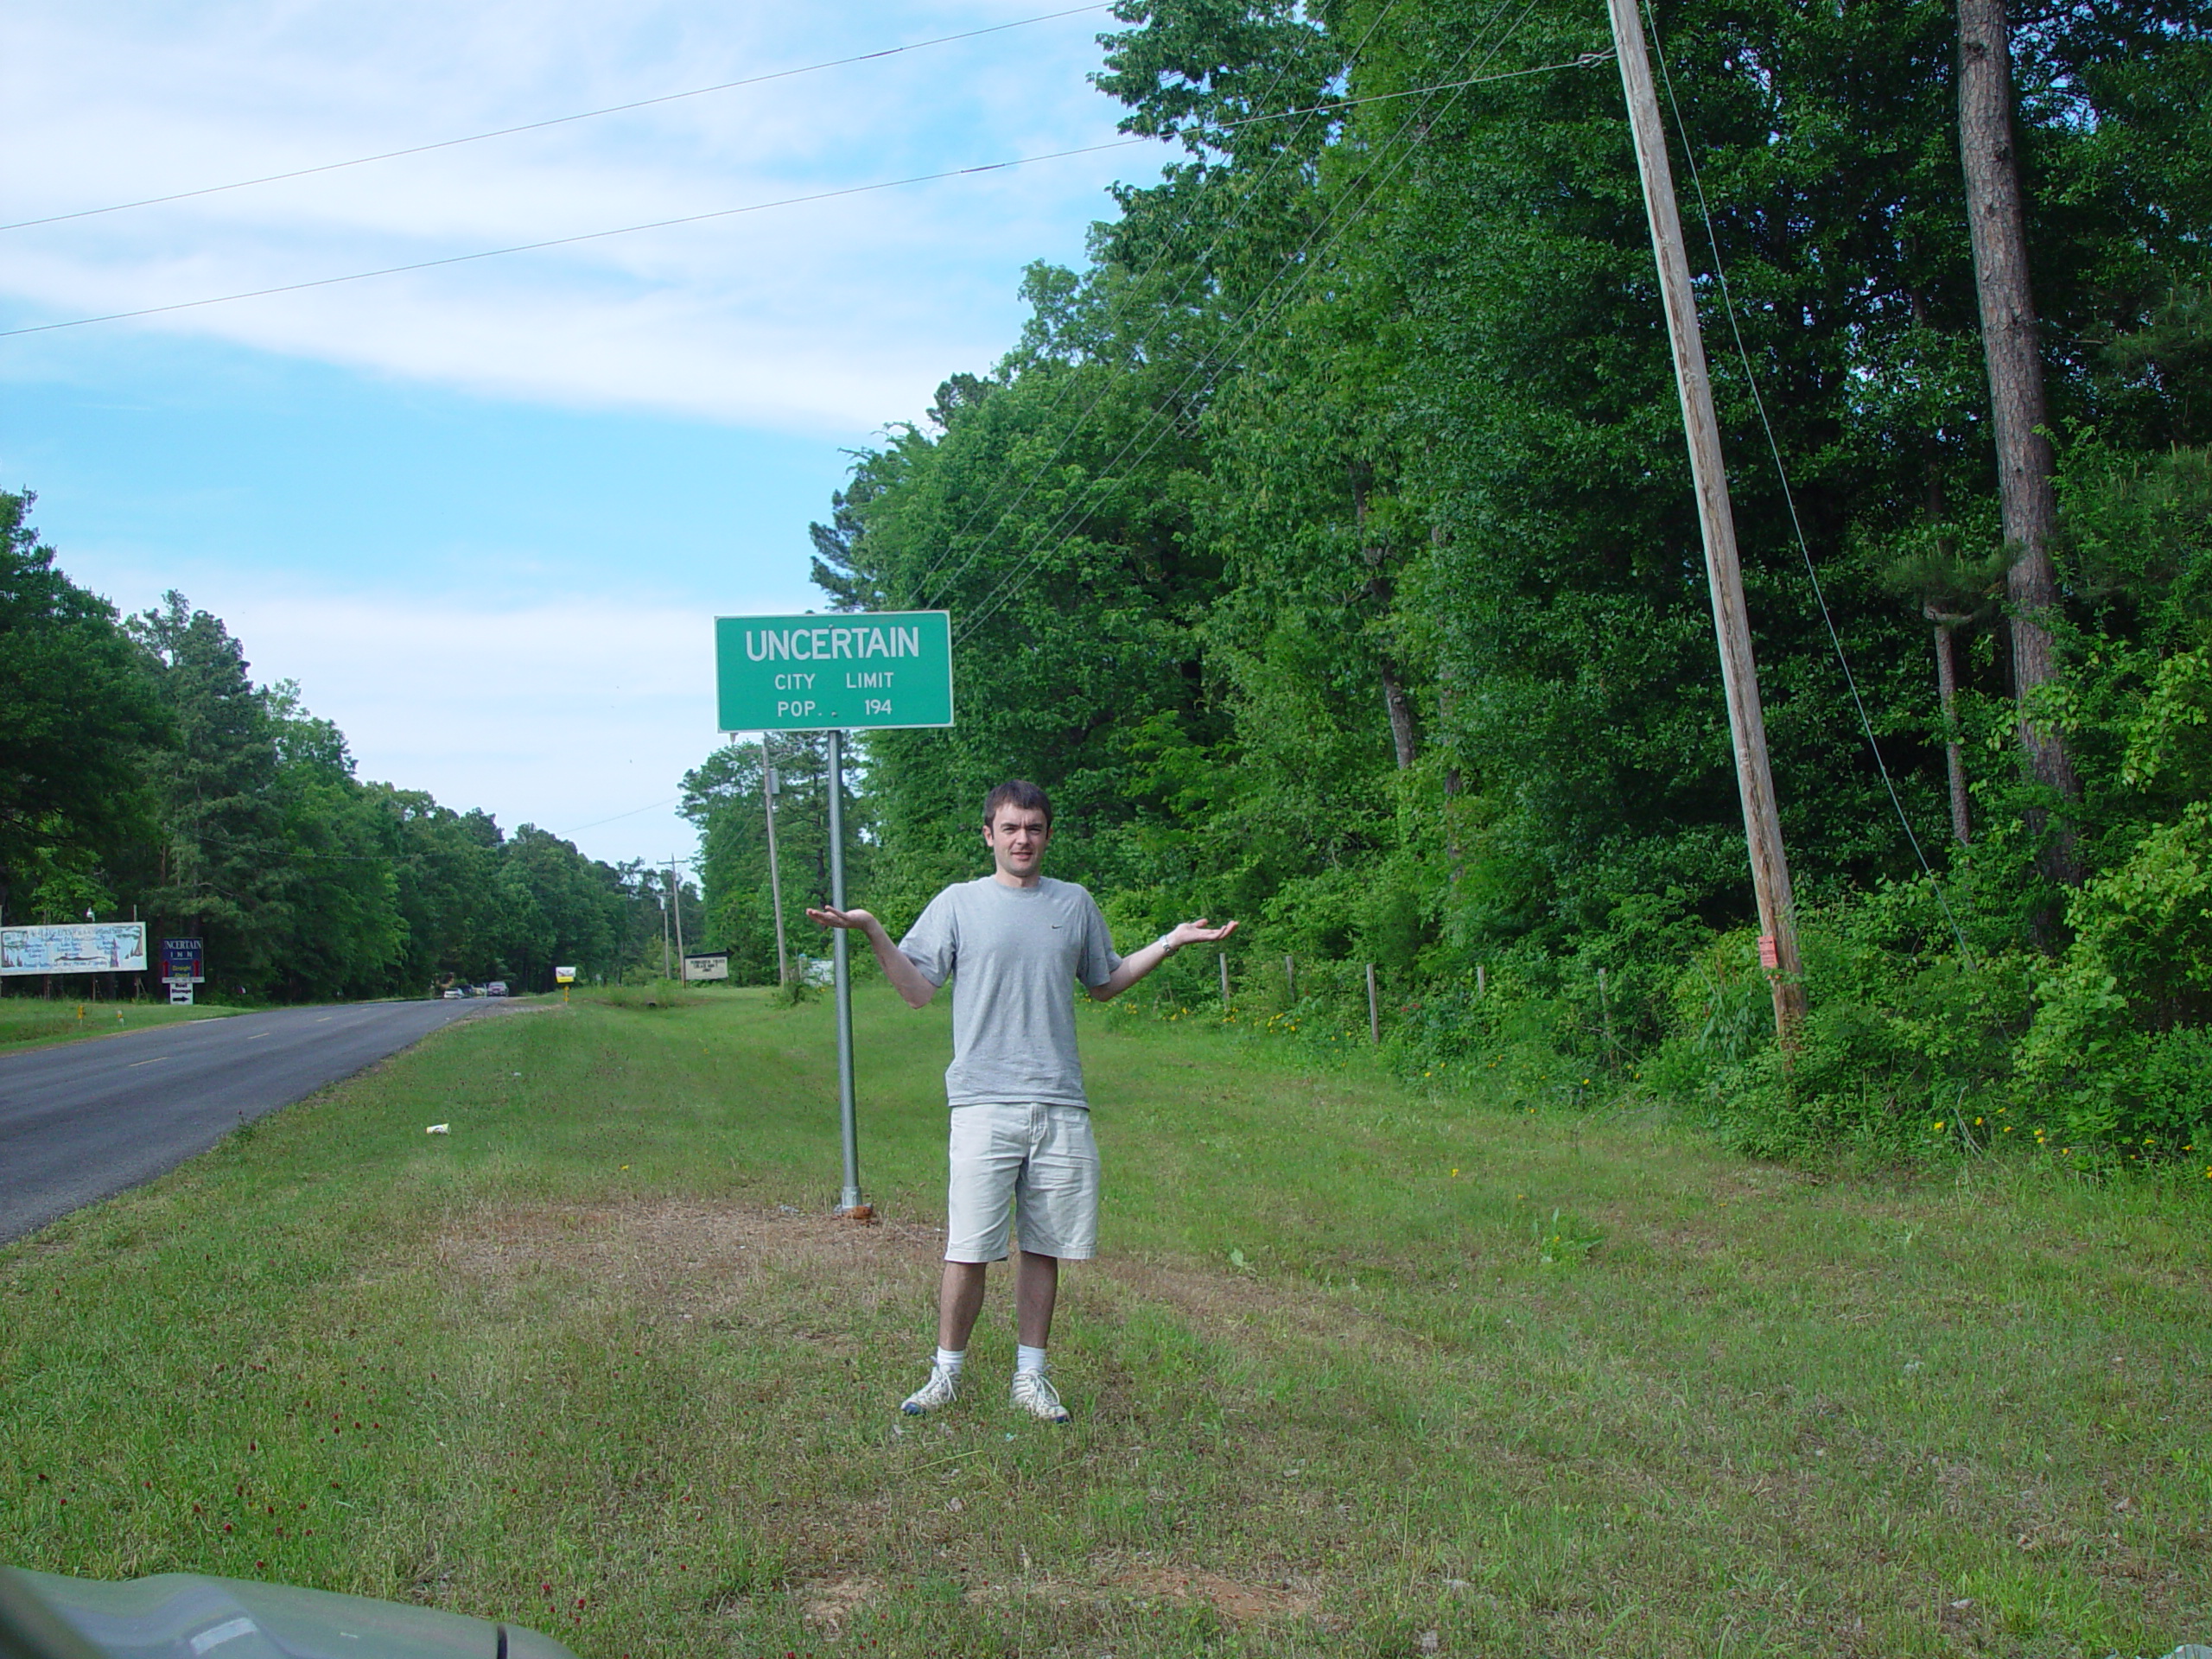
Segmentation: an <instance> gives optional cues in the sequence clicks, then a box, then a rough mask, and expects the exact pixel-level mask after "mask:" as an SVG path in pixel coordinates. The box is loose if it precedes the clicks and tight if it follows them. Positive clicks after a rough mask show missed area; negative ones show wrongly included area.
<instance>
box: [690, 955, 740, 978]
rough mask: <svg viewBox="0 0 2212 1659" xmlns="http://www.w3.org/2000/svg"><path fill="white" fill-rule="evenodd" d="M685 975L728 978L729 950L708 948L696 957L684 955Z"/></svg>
mask: <svg viewBox="0 0 2212 1659" xmlns="http://www.w3.org/2000/svg"><path fill="white" fill-rule="evenodd" d="M683 977H684V978H686V979H728V977H729V952H728V951H727V950H708V951H704V952H702V954H700V955H698V956H696V957H684V958H683Z"/></svg>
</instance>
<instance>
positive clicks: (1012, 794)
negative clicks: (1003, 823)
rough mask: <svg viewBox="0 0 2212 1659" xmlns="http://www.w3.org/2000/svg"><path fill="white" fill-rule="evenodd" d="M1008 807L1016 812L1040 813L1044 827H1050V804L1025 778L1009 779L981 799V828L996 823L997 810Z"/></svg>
mask: <svg viewBox="0 0 2212 1659" xmlns="http://www.w3.org/2000/svg"><path fill="white" fill-rule="evenodd" d="M1002 806H1010V807H1012V808H1014V810H1015V811H1017V812H1042V813H1043V814H1044V815H1045V827H1046V829H1051V828H1052V801H1051V800H1050V799H1049V798H1046V794H1045V791H1043V790H1041V789H1039V788H1038V787H1037V785H1034V784H1033V783H1031V782H1030V781H1029V780H1028V779H1027V778H1009V779H1007V781H1006V782H1004V783H1002V784H1001V785H999V786H998V787H997V788H996V789H995V790H993V791H991V792H990V793H989V794H988V795H986V796H984V797H983V827H984V828H985V829H988V828H989V827H990V826H991V825H992V824H994V823H997V822H998V817H999V808H1001V807H1002Z"/></svg>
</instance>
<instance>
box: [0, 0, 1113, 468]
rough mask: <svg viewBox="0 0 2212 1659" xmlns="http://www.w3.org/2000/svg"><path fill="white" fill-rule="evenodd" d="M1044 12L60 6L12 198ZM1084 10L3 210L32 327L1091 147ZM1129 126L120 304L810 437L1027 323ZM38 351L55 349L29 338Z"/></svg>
mask: <svg viewBox="0 0 2212 1659" xmlns="http://www.w3.org/2000/svg"><path fill="white" fill-rule="evenodd" d="M1032 8H1034V10H1050V9H1051V7H1050V5H1049V0H1027V3H1017V4H1005V3H1001V4H998V5H995V6H991V7H988V8H987V9H985V10H982V11H981V12H980V13H979V12H977V11H974V10H969V11H964V12H962V13H957V14H956V13H953V12H951V11H949V10H938V9H935V8H931V7H924V6H902V7H890V6H883V7H875V8H868V9H865V10H862V11H861V12H859V13H858V14H851V13H849V14H846V15H844V16H838V15H836V14H832V13H830V12H828V11H826V10H820V9H804V10H785V9H780V8H779V9H774V10H771V9H769V8H766V7H745V8H737V9H726V10H720V11H715V12H712V13H708V12H703V11H694V10H690V9H687V8H683V7H677V6H664V7H658V8H650V7H649V8H645V9H640V8H638V7H636V6H632V5H617V4H613V3H582V0H579V3H574V4H570V5H567V6H560V5H553V6H542V7H541V6H531V7H520V6H506V5H500V4H480V5H474V6H452V5H445V6H432V5H428V4H404V3H402V4H395V5H390V6H384V7H376V8H361V7H357V6H348V7H342V8H341V7H339V6H336V5H325V4H292V5H262V6H249V5H232V6H219V5H199V6H194V5H188V6H184V7H167V8H164V7H156V6H150V5H149V6H145V7H143V8H142V7H137V6H132V5H128V4H122V3H113V0H111V3H108V4H105V5H99V4H92V5H86V4H78V3H72V4H69V5H66V6H64V5H59V4H51V3H49V4H47V5H44V6H39V5H33V6H29V7H21V8H17V9H16V11H15V13H14V15H13V16H11V22H10V52H9V54H8V61H7V67H6V68H5V69H4V70H0V76H4V81H0V96H4V97H5V98H6V99H7V101H8V104H9V106H10V111H11V116H10V122H9V124H8V133H9V136H8V137H7V138H6V139H5V141H4V143H5V152H4V155H0V166H4V168H5V169H6V171H7V174H8V175H9V177H10V199H11V200H10V213H9V217H10V218H29V217H35V216H36V215H38V214H41V213H58V212H67V211H70V210H72V209H74V208H79V207H86V206H90V205H96V204H99V203H101V202H105V201H112V200H129V199H131V198H134V197H137V196H143V195H148V194H161V193H162V192H165V191H169V190H175V189H187V188H194V187H196V186H200V185H204V184H207V183H211V182H216V181H223V180H226V179H231V178H238V177H245V176H251V175H258V174H265V173H270V172H275V171H282V170H284V169H286V168H294V167H299V166H309V165H315V164H316V163H319V162H326V161H329V160H333V159H339V158H343V157H345V156H352V155H359V154H363V153H366V152H368V151H372V150H377V149H390V148H393V147H395V146H397V145H400V144H404V143H419V142H423V141H424V140H427V139H433V138H439V137H448V136H452V135H454V134H457V133H463V132H468V131H474V130H483V129H486V128H490V127H496V126H499V125H502V124H510V123H513V122H517V121H522V120H530V119H535V118H543V117H544V116H547V115H549V114H556V113H561V112H564V111H570V110H575V109H579V108H585V107H590V106H593V105H603V104H607V103H613V102H620V101H622V100H625V99H635V98H639V97H650V96H652V95H655V94H658V93H661V92H669V91H671V90H678V89H681V88H683V87H687V86H699V85H702V84H706V83H709V82H713V81H716V80H721V79H733V78H736V77H738V76H741V75H744V74H747V73H760V71H761V70H762V69H764V68H777V67H790V66H792V65H796V64H801V63H805V62H809V61H814V60H821V59H826V58H831V57H836V56H840V55H843V54H849V53H851V52H854V51H859V50H868V49H871V48H876V47H879V46H882V45H888V44H893V43H897V42H899V41H912V40H916V39H920V38H925V37H927V36H929V35H933V34H938V33H944V32H950V31H952V30H955V29H961V28H963V27H965V28H973V27H976V25H977V24H978V22H988V21H1006V20H1009V19H1012V18H1015V17H1019V16H1025V15H1031V12H1032ZM1108 22H1109V20H1108V19H1107V17H1106V16H1105V14H1104V13H1103V12H1098V13H1094V14H1090V15H1089V16H1084V17H1077V18H1069V19H1064V20H1061V21H1059V22H1052V23H1048V24H1040V25H1037V26H1035V27H1033V28H1028V29H1017V30H1013V31H1009V32H1007V33H1006V34H1003V35H994V36H990V37H988V38H987V39H986V40H985V41H976V42H969V43H966V44H963V45H959V46H953V47H946V48H932V49H930V50H927V51H921V52H916V53H913V54H908V55H906V56H901V57H898V58H893V59H888V60H880V61H878V62H874V63H869V64H861V65H855V66H852V67H848V68H843V69H838V70H834V71H829V72H826V73H823V74H818V75H810V76H802V77H798V78H795V79H788V80H782V81H778V82H774V83H772V84H771V85H769V86H759V87H752V88H747V89H742V90H739V91H734V92H726V93H719V94H715V95H713V96H710V97H706V98H700V99H686V100H683V101H682V102H680V103H677V104H672V105H660V106H658V107H656V108H655V109H653V110H651V111H640V112H637V113H635V114H629V115H622V116H616V117H610V118H605V119H602V120H597V121H592V122H586V123H581V124H572V125H568V126H563V127H559V128H555V129H551V130H547V131H543V132H539V133H533V134H527V135H521V136H518V137H512V138H507V139H500V140H495V141H493V142H490V143H484V144H477V145H470V146H466V147H463V148H460V149H446V150H440V151H437V152H435V153H433V154H430V155H427V156H414V157H409V158H406V159H404V160H400V161H396V162H387V163H381V164H378V165H376V166H372V167H366V168H352V169H348V170H346V171H344V172H340V173H332V174H323V175H316V176H315V177H312V178H308V179H302V180H296V181H289V182H287V183H283V184H278V185H271V186H266V187H261V188H255V189H251V190H244V191H237V192H231V193H227V194H219V195H213V196H206V197H200V198H196V199H194V200H190V201H185V202H177V203H172V204H168V205H166V206H162V207H152V208H146V209H142V210H137V211H135V212H131V213H119V214H111V215H105V216H102V217H98V218H92V219H78V220H72V221H68V222H67V223H64V224H58V225H52V226H41V227H39V228H36V229H32V230H22V231H14V232H5V233H0V248H3V249H4V251H5V253H6V256H7V257H6V258H5V259H4V260H3V261H0V273H3V274H0V296H5V297H6V298H7V300H8V301H9V302H10V310H12V312H13V313H14V314H15V315H14V320H15V321H17V322H19V323H32V322H38V321H53V320H59V319H61V318H65V317H68V316H82V315H96V314H99V313H105V312H109V311H118V310H129V309H133V308H138V307H142V306H149V305H160V304H164V303H168V302H174V301H177V300H181V299H199V298H202V297H207V296H215V295H220V294H226V293H233V292H239V291H243V290H246V289H257V288H263V287H269V286H275V285H280V284H283V283H293V282H299V281H303V280H309V279H314V278H318V277H327V276H334V275H339V274H342V273H345V272H348V271H353V270H366V269H371V268H374V267H379V266H385V265H393V264H406V263H410V262H412V261H416V260H421V259H428V258H438V257H446V256H448V255H452V254H456V253H465V252H470V251H476V250H480V249H483V248H487V247H496V246H502V245H509V244H512V243H518V242H528V241H535V240H539V239H543V238H551V237H560V236H568V235H574V234H576V233H579V232H589V231H595V230H601V229H605V228H609V227H613V226H623V225H630V224H636V223H640V222H644V221H647V220H652V219H663V218H669V217H674V216H678V215H683V214H687V213H702V212H710V211H715V210H718V209H722V208H727V207H739V206H743V205H747V204H750V203H754V202H760V201H766V200H776V199H779V198H783V197H788V196H793V195H801V194H808V193H810V192H813V191H819V190H823V189H826V188H842V187H844V186H848V185H851V184H855V183H861V182H867V181H874V180H878V179H886V178H896V177H899V176H903V175H912V174H917V173H925V172H931V171H935V170H938V169H939V168H946V167H960V166H968V165H972V164H976V163H980V162H994V161H1000V160H1004V159H1007V158H1010V157H1012V156H1019V155H1025V154H1034V153H1037V152H1039V151H1044V150H1050V149H1062V148H1066V147H1069V146H1071V145H1076V144H1082V143H1097V142H1101V141H1103V140H1107V139H1110V138H1111V137H1113V136H1114V135H1113V132H1112V125H1113V119H1114V114H1115V111H1114V108H1113V106H1112V105H1109V103H1108V101H1107V100H1105V99H1103V98H1101V97H1099V96H1098V95H1097V94H1096V92H1092V91H1090V89H1089V88H1088V87H1087V86H1084V81H1083V75H1084V72H1085V71H1086V70H1087V69H1089V68H1090V67H1094V66H1095V62H1096V49H1095V48H1094V47H1092V46H1091V45H1090V36H1091V35H1092V34H1093V33H1094V32H1095V31H1096V29H1098V28H1099V27H1100V26H1102V25H1105V24H1107V23H1108ZM1152 164H1153V157H1152V156H1150V155H1149V153H1148V152H1147V151H1146V150H1144V149H1134V150H1120V151H1111V152H1109V153H1107V154H1105V155H1103V156H1089V157H1082V158H1076V159H1071V160H1068V161H1061V162H1046V163H1042V164H1040V165H1039V166H1037V167H1035V168H1021V169H1015V170H1011V171H1005V172H998V173H990V174H984V175H976V176H971V177H969V178H965V179H961V180H957V181H944V182H942V183H937V184H931V185H922V186H914V187H908V188H902V189H899V190H893V191H886V192H880V193H877V194H869V195H864V196H859V197H848V198H845V199H842V200H837V201H834V202H825V203H820V204H816V205H813V206H809V207H790V208H781V209H776V210H773V211H770V212H764V213H751V214H746V215H742V216H739V217H735V218H732V219H721V220H717V221H714V222H711V223H709V224H704V225H696V226H686V227H681V228H676V229H671V230H665V231H657V232H646V233H644V234H641V235H638V236H633V237H619V238H609V239H606V240H601V241H596V242H591V243H586V244H581V245H571V246H569V247H566V248H563V249H559V250H554V251H545V252H541V253H532V254H524V255H518V256H514V257H510V258H505V259H500V260H492V261H484V262H479V263H474V264H463V265H459V266H453V267H448V268H445V269H442V270H435V271H428V272H420V273H415V274H411V275H408V276H404V277H385V278H378V279H376V280H373V281H371V282H366V283H349V284H346V285H343V286H339V287H332V288H323V289H314V290H310V291H308V292H305V293H297V294H291V295H284V296H271V297H270V298H267V299H261V300H254V301H248V302H238V303H234V304H229V305H220V306H213V307H207V308H200V309H195V310H189V311H183V312H176V313H171V314H169V315H167V316H164V317H161V318H155V319H148V320H146V321H143V322H139V323H132V324H124V325H103V326H104V327H154V328H159V329H162V330H169V331H177V332H185V333H191V334H203V335H213V336H216V337H219V338H220V339H223V340H228V341H232V342H235V343H238V344H242V345H246V346H254V347H257V348H260V349H264V350H270V351H276V352H279V353H286V354H290V355H299V356H306V357H311V358H315V359H321V360H324V361H327V362H332V363H336V364H342V365H349V366H354V367H361V368H367V369H372V370H375V371H378V372H385V373H389V374H394V375H398V376H402V377H406V378H419V379H426V380H429V381H433V382H436V383H440V384H445V385H455V386H460V387H464V388H467V389H469V390H472V391H484V392H491V393H493V394H497V395H501V396H508V397H523V398H526V399H534V400H545V401H550V402H556V403H563V404H575V405H583V406H610V405H611V406H627V407H642V408H650V409H655V410H668V411H671V412H677V413H681V414H686V415H692V416H705V417H708V418H712V419H717V420H728V421H743V422H753V423H778V424H784V425H793V424H796V425H798V426H799V427H801V428H810V429H819V430H831V429H835V430H840V431H843V430H850V429H854V428H855V427H860V428H863V429H865V428H867V427H870V426H873V425H874V424H876V423H880V422H881V421H883V420H885V419H887V418H893V417H897V416H902V415H909V414H912V413H914V412H917V411H918V409H919V407H920V405H921V404H922V402H923V401H924V400H925V398H926V396H927V394H928V391H929V390H930V388H931V387H932V386H934V385H935V384H936V383H937V381H938V379H939V378H943V376H944V374H945V373H947V372H950V371H952V370H954V369H957V368H963V367H965V368H979V367H982V366H984V365H987V364H988V362H989V361H990V360H992V359H994V358H995V356H996V355H997V354H998V353H1000V352H1001V351H1002V350H1003V349H1004V348H1005V346H1006V345H1007V342H1008V340H1010V338H1011V335H1012V327H1011V321H1012V319H1013V316H1014V303H1015V302H1014V296H1013V287H1014V280H1015V275H1016V273H1017V272H1018V270H1019V269H1020V266H1021V265H1022V264H1024V263H1026V262H1027V260H1028V259H1030V258H1031V257H1036V256H1038V255H1039V254H1040V253H1045V254H1054V255H1057V256H1058V257H1063V258H1073V257H1077V255H1078V253H1079V250H1080V236H1081V227H1082V226H1083V225H1084V223H1086V222H1087V221H1088V220H1089V219H1091V218H1095V217H1099V216H1102V215H1103V213H1105V212H1106V211H1107V209H1108V207H1109V204H1108V202H1107V200H1106V199H1105V197H1104V196H1103V194H1101V193H1102V190H1103V186H1104V185H1105V184H1106V183H1107V182H1108V181H1110V180H1111V179H1112V178H1114V177H1116V176H1122V175H1128V174H1130V173H1132V172H1135V171H1141V170H1144V169H1147V168H1149V167H1150V166H1151V165H1152ZM44 338H45V339H47V340H54V339H55V338H57V337H54V336H47V337H44Z"/></svg>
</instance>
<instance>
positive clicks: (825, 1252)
mask: <svg viewBox="0 0 2212 1659" xmlns="http://www.w3.org/2000/svg"><path fill="white" fill-rule="evenodd" d="M942 1239H943V1235H942V1234H941V1233H940V1232H939V1231H938V1229H936V1228H934V1227H925V1226H921V1225H918V1224H912V1223H889V1224H882V1223H859V1222H853V1221H848V1220H845V1219H843V1218H842V1217H836V1216H817V1215H808V1214H806V1213H804V1212H803V1211H796V1210H792V1209H790V1208H788V1207H784V1206H779V1207H778V1208H777V1209H775V1210H772V1211H764V1210H758V1209H747V1208H743V1207H739V1206H734V1205H733V1206H715V1205H700V1204H685V1203H681V1202H671V1201H666V1200H645V1201H639V1202H635V1203H615V1204H595V1205H531V1206H528V1207H525V1208H511V1209H495V1208H490V1207H484V1208H479V1209H475V1210H472V1211H468V1212H467V1213H466V1214H465V1215H463V1216H462V1217H460V1219H459V1220H458V1221H457V1222H456V1223H455V1224H454V1225H453V1226H451V1227H449V1228H448V1230H446V1231H445V1233H444V1234H443V1235H442V1236H441V1237H440V1238H439V1240H438V1245H437V1249H438V1255H439V1257H440V1260H441V1261H442V1262H443V1263H444V1264H445V1266H446V1267H447V1268H448V1270H450V1271H451V1272H452V1273H453V1274H455V1275H457V1276H459V1277H461V1278H465V1279H470V1280H474V1281H478V1282H480V1283H483V1284H485V1285H487V1286H491V1287H501V1286H512V1285H517V1284H519V1283H521V1282H523V1281H526V1280H530V1279H532V1278H537V1277H540V1276H543V1275H545V1274H558V1275H559V1276H561V1277H563V1278H567V1279H572V1280H575V1281H582V1282H583V1283H586V1284H589V1285H594V1286H598V1287H604V1288H605V1290H606V1291H607V1293H608V1294H620V1296H621V1297H623V1298H624V1299H625V1300H630V1301H632V1302H634V1301H636V1300H638V1299H639V1298H640V1297H641V1296H642V1297H645V1298H646V1299H648V1300H658V1301H660V1302H662V1303H664V1304H666V1305H668V1306H671V1307H680V1308H681V1309H682V1310H683V1312H685V1313H692V1314H701V1313H704V1314H707V1315H709V1316H711V1315H714V1314H717V1313H727V1312H728V1311H729V1310H730V1309H731V1308H734V1307H735V1306H738V1305H739V1303H741V1301H743V1300H745V1295H746V1292H747V1287H748V1286H749V1284H750V1283H751V1282H752V1281H753V1280H754V1279H756V1278H757V1277H758V1276H760V1274H764V1273H779V1274H781V1273H789V1274H795V1275H799V1276H803V1277H804V1278H807V1279H809V1280H813V1281H821V1282H823V1283H830V1284H834V1283H841V1282H845V1281H859V1280H866V1281H874V1280H877V1279H879V1278H880V1275H881V1273H882V1268H883V1263H884V1261H885V1258H886V1257H887V1256H893V1257H903V1258H906V1259H908V1260H911V1261H912V1262H914V1263H915V1264H917V1265H918V1266H922V1267H926V1265H927V1264H929V1263H930V1262H933V1261H934V1260H935V1259H936V1257H937V1254H938V1249H940V1247H941V1243H942Z"/></svg>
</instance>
